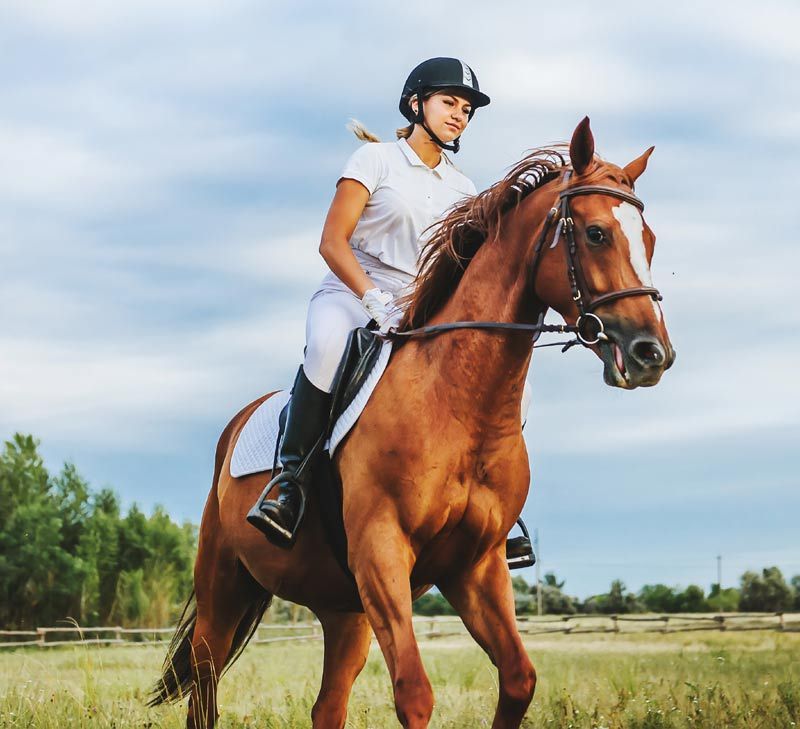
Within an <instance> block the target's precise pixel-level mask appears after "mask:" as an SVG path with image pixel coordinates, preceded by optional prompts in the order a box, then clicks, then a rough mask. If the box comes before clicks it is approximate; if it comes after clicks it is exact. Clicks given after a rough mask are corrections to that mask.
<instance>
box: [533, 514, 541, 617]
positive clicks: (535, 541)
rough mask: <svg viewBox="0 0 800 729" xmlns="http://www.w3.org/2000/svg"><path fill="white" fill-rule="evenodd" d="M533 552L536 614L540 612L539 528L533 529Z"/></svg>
mask: <svg viewBox="0 0 800 729" xmlns="http://www.w3.org/2000/svg"><path fill="white" fill-rule="evenodd" d="M533 553H534V554H535V555H536V614H537V615H541V614H542V553H541V551H539V530H538V529H534V530H533Z"/></svg>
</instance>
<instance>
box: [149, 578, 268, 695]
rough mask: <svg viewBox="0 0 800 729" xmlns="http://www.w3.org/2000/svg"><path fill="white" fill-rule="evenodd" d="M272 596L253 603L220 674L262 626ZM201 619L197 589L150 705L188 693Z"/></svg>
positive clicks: (166, 660)
mask: <svg viewBox="0 0 800 729" xmlns="http://www.w3.org/2000/svg"><path fill="white" fill-rule="evenodd" d="M271 601H272V595H263V596H261V597H259V599H258V600H257V601H255V602H254V603H253V604H251V605H250V606H249V607H248V608H247V611H246V612H245V614H244V615H243V616H242V619H241V620H240V621H239V625H238V626H237V627H236V632H235V633H234V635H233V641H232V642H231V647H230V650H229V652H228V658H227V659H226V661H225V667H224V668H223V669H222V672H221V673H220V677H222V676H223V675H224V674H225V672H226V671H227V670H228V669H229V668H230V667H231V666H232V665H233V664H234V663H235V662H236V660H237V659H238V658H239V656H240V655H242V651H244V649H245V647H246V646H247V644H248V643H249V642H250V639H251V638H252V637H253V635H254V634H255V632H256V630H257V629H258V625H259V623H260V622H261V618H262V617H263V616H264V613H265V612H266V610H267V608H268V607H269V604H270V602H271ZM196 622H197V606H196V605H195V602H194V591H192V594H191V596H190V597H189V600H188V601H187V602H186V605H185V606H184V608H183V613H182V614H181V617H180V621H179V622H178V627H177V628H176V629H175V635H174V636H173V637H172V641H171V642H170V644H169V648H168V649H167V657H166V658H165V659H164V665H163V667H162V669H161V678H159V679H158V681H157V682H156V685H155V687H154V688H153V691H152V693H151V696H150V700H149V701H148V702H147V705H148V706H158V705H159V704H171V703H173V702H175V701H179V700H180V699H182V698H183V697H184V696H186V695H188V694H189V692H190V691H191V688H192V680H193V677H192V665H193V663H192V659H193V655H194V649H193V648H192V635H193V633H194V626H195V623H196Z"/></svg>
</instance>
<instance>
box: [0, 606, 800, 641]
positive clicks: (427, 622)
mask: <svg viewBox="0 0 800 729" xmlns="http://www.w3.org/2000/svg"><path fill="white" fill-rule="evenodd" d="M517 626H518V628H519V631H520V633H521V634H522V635H523V637H525V636H534V635H554V634H563V635H583V634H587V633H615V634H619V633H623V634H628V635H632V634H639V633H662V634H663V633H681V632H689V631H699V630H706V631H729V632H735V631H752V630H774V631H781V632H800V613H724V614H714V615H708V614H705V615H703V614H683V613H676V614H670V615H563V616H559V615H547V616H543V617H534V616H520V617H519V618H518V619H517ZM414 629H415V632H416V634H417V637H418V638H420V639H427V640H434V639H437V638H443V637H447V636H461V635H466V630H465V628H464V626H463V624H462V622H461V619H460V618H458V617H455V616H436V617H421V616H415V617H414ZM174 630H175V629H174V628H123V627H122V626H118V625H117V626H105V627H93V628H82V627H79V626H76V625H71V626H58V627H49V628H36V629H35V630H0V648H21V647H38V648H53V647H57V646H69V645H117V646H137V645H138V646H142V645H163V644H166V643H168V642H169V640H170V638H171V636H172V633H173V631H174ZM321 639H322V628H321V626H320V624H319V623H318V622H316V621H313V622H306V623H262V624H261V625H259V626H258V628H257V630H256V632H255V634H254V635H253V640H252V642H253V643H285V642H292V641H314V640H321Z"/></svg>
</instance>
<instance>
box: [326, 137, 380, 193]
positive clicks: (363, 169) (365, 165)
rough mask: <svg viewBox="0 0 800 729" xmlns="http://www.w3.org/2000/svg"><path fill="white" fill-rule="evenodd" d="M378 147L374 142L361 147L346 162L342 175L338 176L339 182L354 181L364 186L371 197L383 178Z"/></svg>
mask: <svg viewBox="0 0 800 729" xmlns="http://www.w3.org/2000/svg"><path fill="white" fill-rule="evenodd" d="M379 147H380V145H379V144H377V143H376V142H367V143H366V144H363V145H361V146H360V147H359V148H358V149H357V150H356V151H355V152H353V154H352V155H351V156H350V159H349V160H347V163H346V164H345V166H344V169H343V170H342V174H341V175H339V180H341V179H342V178H343V177H346V178H348V179H350V180H356V181H358V182H360V183H361V184H362V185H364V187H366V188H367V190H369V194H370V195H372V193H373V192H375V190H376V189H377V188H378V185H379V184H380V183H381V180H382V178H383V160H382V157H381V154H380V149H379ZM337 184H338V180H337Z"/></svg>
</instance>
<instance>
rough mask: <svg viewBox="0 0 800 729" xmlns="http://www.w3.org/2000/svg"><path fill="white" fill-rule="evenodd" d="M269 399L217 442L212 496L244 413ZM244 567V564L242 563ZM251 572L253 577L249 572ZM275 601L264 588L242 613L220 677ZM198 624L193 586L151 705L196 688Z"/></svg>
mask: <svg viewBox="0 0 800 729" xmlns="http://www.w3.org/2000/svg"><path fill="white" fill-rule="evenodd" d="M265 399H266V397H264V398H260V399H259V400H258V401H256V402H255V403H250V405H248V406H246V407H244V408H242V410H240V411H239V413H237V414H236V416H234V418H233V419H232V420H231V421H230V422H229V423H228V425H227V426H226V428H225V430H223V431H222V434H221V435H220V438H219V442H218V443H217V450H216V458H215V463H214V480H213V481H212V486H211V494H210V495H209V498H212V499H216V498H217V487H218V484H219V476H220V473H221V472H222V464H223V463H224V461H225V456H226V453H227V450H228V446H229V443H230V437H231V434H232V432H233V430H234V428H235V426H236V424H237V423H238V421H239V419H240V418H241V417H242V415H243V414H244V413H245V412H246V411H248V410H252V409H253V407H254V406H255V405H257V404H260V403H261V402H263V401H264V400H265ZM239 566H240V567H241V568H242V569H244V565H242V564H240V565H239ZM247 576H248V577H250V575H249V573H247ZM250 579H251V580H252V581H253V587H254V588H255V590H258V588H259V587H260V586H258V584H257V583H256V582H255V580H253V578H252V577H250ZM255 590H254V591H255ZM271 602H272V595H271V594H269V593H267V592H263V591H260V594H258V596H257V597H256V598H255V599H254V600H253V602H252V603H251V604H250V605H249V606H248V607H247V610H246V611H245V613H244V615H243V616H242V618H241V620H240V621H239V624H238V625H237V626H236V631H235V632H234V635H233V640H232V641H231V647H230V650H229V651H228V657H227V658H226V659H225V666H224V668H223V669H222V672H221V673H220V677H221V676H222V674H224V673H225V671H227V670H228V668H230V667H231V666H232V665H233V663H234V662H235V661H236V659H238V658H239V656H240V655H241V654H242V651H243V650H244V649H245V647H246V646H247V644H248V643H249V642H250V639H251V638H252V637H253V634H254V633H255V632H256V630H257V629H258V624H259V623H260V622H261V618H262V617H263V616H264V613H265V612H266V610H267V608H268V607H269V605H270V603H271ZM196 624H197V603H196V601H195V591H194V590H192V593H191V595H189V599H188V600H187V601H186V604H185V605H184V606H183V611H182V612H181V616H180V618H179V619H178V625H177V627H176V628H175V633H174V635H173V636H172V640H171V641H170V644H169V648H168V649H167V656H166V658H164V665H163V666H162V669H161V677H160V678H159V679H158V681H157V682H156V685H155V686H154V687H153V690H152V692H151V695H150V700H149V701H148V702H147V705H148V706H158V705H159V704H166V703H172V702H175V701H178V700H180V699H181V698H183V697H184V696H186V695H187V694H188V693H189V692H190V691H191V688H192V681H193V676H192V666H193V657H194V649H193V647H192V638H193V636H194V628H195V625H196Z"/></svg>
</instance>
